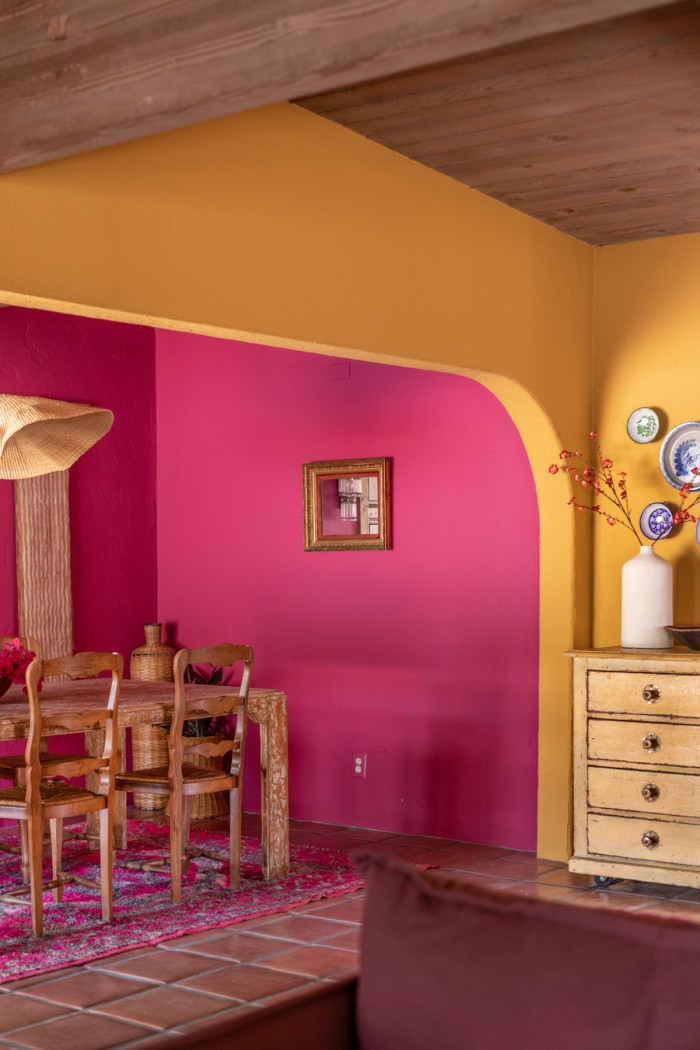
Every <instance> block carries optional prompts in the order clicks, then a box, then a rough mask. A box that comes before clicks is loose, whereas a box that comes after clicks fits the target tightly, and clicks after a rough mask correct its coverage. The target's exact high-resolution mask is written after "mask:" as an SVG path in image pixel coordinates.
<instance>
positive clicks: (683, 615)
mask: <svg viewBox="0 0 700 1050" xmlns="http://www.w3.org/2000/svg"><path fill="white" fill-rule="evenodd" d="M595 275H596V278H595V279H596V316H595V341H594V346H595V356H594V390H595V393H594V400H595V405H594V415H595V419H596V421H597V424H598V429H599V431H600V435H601V440H602V441H603V443H604V447H605V450H606V452H607V453H608V454H609V455H610V456H611V458H612V459H613V460H614V462H615V464H616V469H621V470H626V471H627V472H628V475H629V477H628V482H629V493H630V501H631V503H632V507H633V510H634V513H635V515H636V516H637V517H638V516H639V513H640V512H641V510H642V509H643V507H644V506H645V505H646V504H647V503H650V502H652V501H656V500H658V501H662V502H665V501H669V500H670V501H671V502H672V503H674V502H675V504H676V505H677V503H678V500H677V490H676V489H674V488H673V487H672V486H671V485H669V484H668V482H666V481H665V479H664V478H663V476H662V475H661V472H660V468H659V452H660V448H661V444H662V440H663V436H665V433H667V432H668V430H670V429H671V428H672V427H675V426H677V425H678V424H680V423H685V422H689V421H694V420H700V236H697V235H692V236H685V237H667V238H662V239H659V240H653V241H643V242H641V243H638V244H627V245H620V246H616V247H611V248H605V249H603V250H599V251H597V252H596V257H595ZM644 406H650V407H652V408H656V409H657V411H658V412H659V414H660V416H661V418H662V420H663V422H664V424H665V430H664V431H663V433H662V435H661V436H660V438H659V439H658V440H657V441H654V442H652V443H650V444H648V445H637V444H635V443H634V442H632V441H631V440H630V439H629V437H628V436H627V431H626V422H627V418H628V416H629V415H630V413H631V412H632V411H633V410H634V409H635V408H641V407H644ZM696 510H697V508H696ZM601 524H602V522H601ZM637 549H638V547H637V545H636V541H635V539H634V537H633V536H632V535H631V534H630V533H626V532H623V531H622V530H618V528H617V526H615V528H614V529H607V528H605V527H603V528H602V529H599V530H598V531H597V532H596V534H595V563H594V575H593V595H594V598H593V600H594V642H595V644H597V645H619V643H620V626H619V625H620V569H621V566H622V564H623V562H624V561H626V560H627V558H631V557H632V556H633V555H634V554H636V552H637ZM657 550H658V552H659V554H661V555H663V557H665V558H667V559H668V560H669V561H671V562H672V563H673V564H674V567H675V572H674V606H675V609H674V613H675V621H676V623H698V622H700V620H699V619H698V617H700V589H699V587H698V572H697V569H698V565H699V564H700V549H698V546H697V543H696V542H695V527H694V525H692V524H690V523H688V524H686V525H684V526H683V527H682V528H680V529H678V528H677V529H675V530H674V534H673V535H671V536H670V537H669V538H668V539H666V540H664V541H663V542H660V543H659V544H658V546H657Z"/></svg>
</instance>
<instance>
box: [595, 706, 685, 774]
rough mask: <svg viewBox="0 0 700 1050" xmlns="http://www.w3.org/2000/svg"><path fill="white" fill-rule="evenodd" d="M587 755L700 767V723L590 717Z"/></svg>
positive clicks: (605, 759)
mask: <svg viewBox="0 0 700 1050" xmlns="http://www.w3.org/2000/svg"><path fill="white" fill-rule="evenodd" d="M588 758H589V759H593V760H595V759H601V760H603V761H610V762H624V763H625V764H630V765H640V764H642V765H647V764H649V765H654V766H697V767H700V726H690V725H674V724H670V723H668V722H616V721H614V720H613V719H605V718H589V720H588Z"/></svg>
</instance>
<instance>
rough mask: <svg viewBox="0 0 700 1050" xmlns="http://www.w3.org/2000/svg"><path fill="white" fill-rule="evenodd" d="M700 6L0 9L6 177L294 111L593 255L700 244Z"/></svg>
mask: <svg viewBox="0 0 700 1050" xmlns="http://www.w3.org/2000/svg"><path fill="white" fill-rule="evenodd" d="M699 58H700V0H683V2H677V0H236V3H231V0H198V2H197V3H196V4H194V3H192V0H119V2H118V3H115V0H0V173H3V172H11V171H14V170H17V169H18V168H22V167H27V166H29V165H32V164H40V163H43V162H45V161H48V160H53V159H56V158H59V157H65V156H69V155H71V154H74V153H79V152H82V151H84V150H89V149H96V148H99V147H102V146H109V145H112V144H114V143H118V142H126V141H129V140H130V139H135V138H139V137H141V136H144V135H152V134H154V133H157V132H159V131H165V130H169V129H171V128H178V127H184V126H186V125H187V124H194V123H196V122H197V121H201V120H208V119H211V118H214V117H218V116H224V115H226V114H230V113H235V112H237V111H239V110H243V109H250V108H253V107H255V106H262V105H266V104H268V103H271V102H275V101H281V100H282V99H291V100H296V101H297V102H298V104H299V105H303V106H305V107H306V108H308V109H311V110H313V111H314V112H316V113H319V114H321V115H322V116H323V117H325V118H327V119H329V120H333V121H337V122H339V123H342V124H344V125H346V126H347V127H348V128H352V129H353V130H354V131H357V132H359V133H360V134H362V135H366V136H368V137H369V138H372V139H374V140H375V141H377V142H380V143H382V144H383V145H385V146H388V147H389V148H390V149H393V150H397V151H399V152H400V153H402V154H404V155H405V156H407V157H410V158H412V159H413V160H416V161H417V162H419V163H421V164H426V165H428V166H430V167H432V168H435V169H436V170H438V171H441V172H444V173H445V174H446V175H448V176H450V177H451V178H454V179H458V180H459V181H461V182H464V183H466V184H467V185H469V186H472V187H474V188H476V189H478V190H481V191H482V192H484V193H486V194H488V195H490V196H493V197H496V198H497V199H499V200H502V201H504V202H506V203H507V204H510V205H512V206H513V207H515V208H519V209H521V210H522V211H524V212H527V213H528V214H530V215H534V216H535V217H537V218H538V219H542V220H543V221H544V222H547V223H551V224H552V225H553V226H556V227H557V228H559V229H560V230H563V231H565V232H567V233H571V234H573V235H574V236H576V237H579V238H581V239H582V240H584V241H587V242H589V243H590V244H594V245H603V244H615V243H618V242H622V241H629V240H640V239H645V238H650V237H658V236H662V235H664V234H678V233H689V232H699V231H700V193H698V189H699V188H700V187H699V186H698V172H699V168H700V113H699V105H698V104H699V98H700V95H699V92H700V84H699V73H698V71H699V69H700V64H699V62H698V59H699Z"/></svg>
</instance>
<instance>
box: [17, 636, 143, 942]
mask: <svg viewBox="0 0 700 1050" xmlns="http://www.w3.org/2000/svg"><path fill="white" fill-rule="evenodd" d="M123 670H124V661H123V658H122V656H121V655H120V654H119V653H77V654H76V655H75V656H62V657H57V658H56V659H53V660H41V659H36V660H33V661H32V663H31V664H30V666H29V668H28V670H27V692H28V700H29V735H28V737H27V745H26V748H25V776H24V782H23V783H22V784H18V785H15V786H14V787H11V788H4V789H2V790H0V817H2V818H7V819H10V820H18V821H19V822H20V827H21V828H23V829H24V831H25V835H26V849H27V855H28V862H29V886H28V887H27V886H26V885H25V886H21V887H18V888H17V889H12V890H8V891H6V892H5V893H3V894H2V896H1V897H0V899H1V900H2V901H3V902H5V903H11V904H17V903H26V901H23V900H22V898H23V896H25V895H26V894H27V892H29V893H30V897H31V909H32V932H33V934H34V936H35V937H41V936H42V933H43V908H42V892H43V890H44V889H51V890H52V891H53V895H54V899H55V900H56V901H60V900H61V897H62V891H63V887H64V886H65V885H66V884H67V883H70V882H77V883H79V884H80V885H88V886H93V887H95V888H96V889H100V890H101V897H102V918H103V919H104V920H109V919H111V918H112V848H113V847H112V822H113V810H114V776H115V772H116V763H117V747H118V734H117V709H118V703H119V690H120V687H121V680H122V675H123ZM103 672H108V673H109V674H110V677H109V678H104V677H100V676H101V675H102V673H103ZM55 675H63V676H67V677H68V678H71V679H75V678H94V679H97V680H98V681H99V682H100V683H101V684H103V685H104V706H101V707H92V706H91V707H88V708H86V709H85V710H76V705H75V701H66V702H65V704H64V705H63V706H61V705H59V704H57V703H54V704H52V705H51V706H50V707H48V706H47V707H46V709H45V710H42V705H41V694H40V692H39V685H40V682H41V679H42V678H43V677H45V676H46V677H49V676H55ZM96 730H100V731H102V732H103V733H104V746H103V749H102V754H101V755H99V756H97V757H89V756H87V755H86V756H83V757H82V758H81V760H80V767H79V771H78V772H76V770H77V769H78V767H77V765H76V764H75V761H74V760H75V758H76V756H74V755H71V756H70V758H71V762H72V763H73V765H72V767H71V774H70V775H71V776H78V775H82V776H90V775H91V774H92V775H93V779H95V778H97V783H96V784H95V788H94V790H92V789H91V788H89V787H87V786H86V787H74V786H72V785H70V784H67V783H65V782H64V781H63V780H55V779H46V778H45V770H44V765H43V763H42V754H41V751H40V745H41V741H42V739H44V738H45V737H46V736H50V735H51V734H52V733H63V732H70V733H86V732H93V731H96ZM96 812H98V813H99V814H100V817H99V820H100V882H99V884H98V883H95V882H92V881H91V880H87V879H84V878H82V877H80V876H77V875H75V874H70V873H68V872H64V871H63V870H62V864H61V852H62V850H61V847H62V837H63V821H64V820H65V819H66V818H70V817H74V816H82V815H84V814H85V815H86V814H88V813H96ZM47 820H48V821H49V824H50V828H51V860H52V865H51V866H52V878H51V880H50V881H47V882H44V881H43V876H42V829H43V825H44V821H47Z"/></svg>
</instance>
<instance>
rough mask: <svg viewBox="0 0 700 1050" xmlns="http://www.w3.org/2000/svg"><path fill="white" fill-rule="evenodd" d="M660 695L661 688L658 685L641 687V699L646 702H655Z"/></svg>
mask: <svg viewBox="0 0 700 1050" xmlns="http://www.w3.org/2000/svg"><path fill="white" fill-rule="evenodd" d="M660 697H661V690H660V689H659V687H658V685H645V686H644V688H643V689H642V699H643V700H645V701H646V702H647V703H648V704H655V703H656V701H657V700H658V699H659V698H660Z"/></svg>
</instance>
